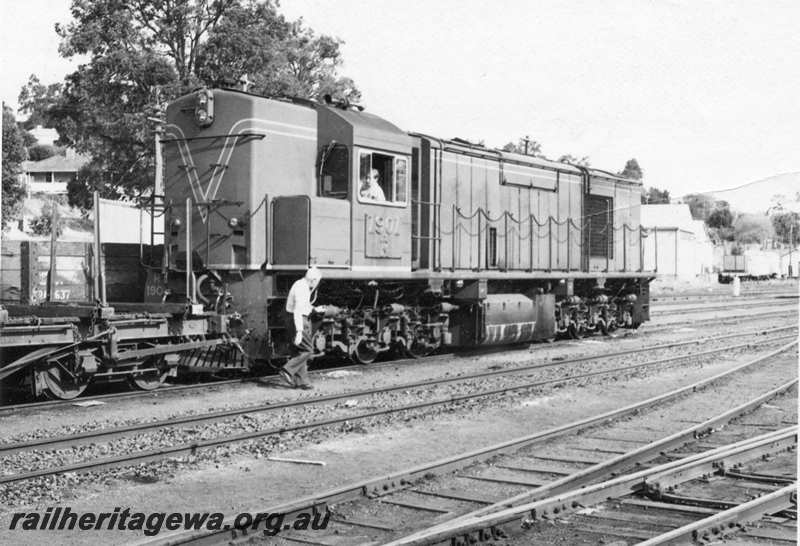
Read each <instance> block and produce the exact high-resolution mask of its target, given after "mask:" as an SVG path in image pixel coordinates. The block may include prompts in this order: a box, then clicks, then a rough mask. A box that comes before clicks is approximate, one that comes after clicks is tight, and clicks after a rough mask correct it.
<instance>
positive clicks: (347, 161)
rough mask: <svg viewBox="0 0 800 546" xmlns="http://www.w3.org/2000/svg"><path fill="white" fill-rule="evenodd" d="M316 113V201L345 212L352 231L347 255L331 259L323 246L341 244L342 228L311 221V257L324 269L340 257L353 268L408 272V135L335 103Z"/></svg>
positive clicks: (378, 273) (409, 245)
mask: <svg viewBox="0 0 800 546" xmlns="http://www.w3.org/2000/svg"><path fill="white" fill-rule="evenodd" d="M318 112H319V117H318V133H319V141H320V160H319V163H320V165H319V175H318V191H317V197H319V198H320V199H319V201H320V203H319V206H320V207H324V208H325V210H326V211H327V212H328V213H329V214H330V213H331V212H333V211H337V212H338V213H339V214H337V216H338V217H339V218H342V217H348V218H349V226H348V228H349V229H348V231H349V232H350V234H351V235H350V237H349V241H347V242H348V243H349V245H350V249H349V251H350V252H349V256H348V258H347V259H346V260H341V258H340V259H339V260H335V259H331V258H330V257H326V256H325V254H329V253H330V251H329V250H326V249H330V248H334V247H338V248H341V247H342V246H343V244H344V242H345V241H343V239H345V238H344V237H342V235H343V233H342V232H338V231H332V230H330V229H329V226H328V225H325V226H323V225H319V226H317V225H314V226H313V227H312V230H311V238H312V248H314V249H319V250H320V253H319V254H318V255H316V256H313V255H312V256H311V258H312V260H311V262H312V263H316V264H317V265H318V266H319V267H322V268H329V267H331V266H336V265H339V264H341V263H342V262H343V261H344V263H345V264H346V265H348V266H349V269H350V270H351V271H353V272H356V271H363V272H369V273H370V274H372V275H377V276H380V275H381V273H388V272H390V271H391V272H392V273H393V274H396V273H398V272H400V271H410V270H411V263H410V260H411V242H410V232H411V213H410V206H409V187H410V172H411V171H410V164H411V145H412V139H411V138H410V137H409V136H408V135H407V134H406V133H404V132H403V131H401V130H400V129H398V128H397V127H396V126H394V125H392V124H391V123H389V122H387V121H386V120H384V119H382V118H380V117H378V116H375V115H373V114H369V113H366V112H361V111H357V110H353V109H346V108H340V107H336V106H323V107H319V111H318ZM334 200H338V201H341V202H342V203H339V204H337V203H335V202H333V201H334ZM344 202H346V204H344ZM326 216H327V215H326ZM326 258H327V259H326Z"/></svg>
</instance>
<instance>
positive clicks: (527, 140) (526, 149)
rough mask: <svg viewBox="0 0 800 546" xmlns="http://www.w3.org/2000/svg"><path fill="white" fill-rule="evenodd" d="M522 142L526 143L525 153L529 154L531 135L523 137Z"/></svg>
mask: <svg viewBox="0 0 800 546" xmlns="http://www.w3.org/2000/svg"><path fill="white" fill-rule="evenodd" d="M522 142H524V143H525V155H528V145H529V144H530V142H531V137H530V136H529V135H525V137H524V138H523V139H522Z"/></svg>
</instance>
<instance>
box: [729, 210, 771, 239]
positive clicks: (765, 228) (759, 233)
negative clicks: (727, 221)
mask: <svg viewBox="0 0 800 546" xmlns="http://www.w3.org/2000/svg"><path fill="white" fill-rule="evenodd" d="M774 236H775V230H774V229H773V227H772V223H771V222H770V219H769V217H768V216H766V215H764V214H740V215H738V216H737V217H736V220H735V221H734V222H733V239H734V240H735V241H736V242H738V243H741V244H748V243H763V242H764V241H766V240H767V239H772V238H773V237H774Z"/></svg>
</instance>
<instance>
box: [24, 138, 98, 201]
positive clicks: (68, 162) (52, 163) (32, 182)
mask: <svg viewBox="0 0 800 546" xmlns="http://www.w3.org/2000/svg"><path fill="white" fill-rule="evenodd" d="M88 162H89V158H88V157H87V156H84V155H81V154H78V153H77V152H75V151H74V150H70V149H67V151H66V152H65V154H64V155H60V154H56V155H54V156H52V157H48V158H47V159H42V160H41V161H23V162H22V174H21V175H20V177H21V180H22V183H23V185H24V187H25V190H26V192H27V194H28V195H29V196H30V195H31V194H34V193H47V194H59V193H67V183H68V182H70V181H71V180H72V179H74V178H75V175H76V174H77V173H78V170H80V168H81V167H83V166H84V165H85V164H86V163H88Z"/></svg>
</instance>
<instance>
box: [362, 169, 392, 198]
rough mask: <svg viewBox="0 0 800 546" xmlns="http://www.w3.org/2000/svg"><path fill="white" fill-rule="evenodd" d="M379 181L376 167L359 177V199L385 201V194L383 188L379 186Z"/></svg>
mask: <svg viewBox="0 0 800 546" xmlns="http://www.w3.org/2000/svg"><path fill="white" fill-rule="evenodd" d="M379 181H380V173H379V172H378V169H371V170H370V172H369V175H368V176H365V177H364V178H362V179H361V187H360V188H359V190H358V194H359V195H360V196H361V199H370V200H372V201H386V195H384V193H383V188H381V186H380V184H379Z"/></svg>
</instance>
